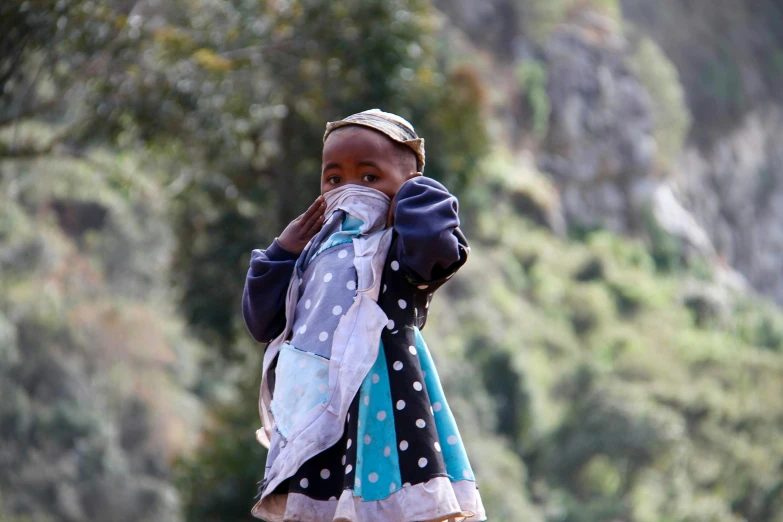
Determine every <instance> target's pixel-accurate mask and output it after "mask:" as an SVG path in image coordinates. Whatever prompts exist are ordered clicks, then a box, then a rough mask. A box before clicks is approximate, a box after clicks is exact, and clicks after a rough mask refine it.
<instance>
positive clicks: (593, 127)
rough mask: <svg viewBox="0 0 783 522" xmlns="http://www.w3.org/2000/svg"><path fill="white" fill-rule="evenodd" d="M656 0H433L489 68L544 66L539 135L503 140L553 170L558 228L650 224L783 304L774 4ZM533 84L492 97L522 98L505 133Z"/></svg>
mask: <svg viewBox="0 0 783 522" xmlns="http://www.w3.org/2000/svg"><path fill="white" fill-rule="evenodd" d="M664 3H665V4H666V5H665V6H659V5H658V4H657V3H656V4H655V6H654V8H653V6H652V5H651V4H649V2H644V1H641V0H624V1H623V2H622V5H617V6H616V9H615V10H612V9H607V7H606V4H607V3H606V2H604V3H602V4H601V5H600V6H590V5H589V4H590V3H589V2H588V3H576V2H555V3H554V4H552V6H550V8H548V10H544V9H543V8H538V7H536V6H537V3H536V2H532V1H529V2H513V1H510V0H509V1H503V0H494V1H492V2H487V3H482V5H481V6H478V5H476V4H474V3H470V2H448V3H446V2H436V5H438V7H439V8H440V9H441V10H442V11H443V12H444V13H445V14H446V15H447V16H448V17H450V20H451V21H452V25H454V26H456V27H458V28H460V30H461V31H463V32H464V34H466V35H467V36H468V38H470V39H471V41H472V42H473V44H474V45H475V46H476V47H477V48H484V49H487V48H489V49H491V50H492V51H493V52H492V53H491V54H494V55H495V56H496V57H500V58H499V59H498V60H497V61H496V64H495V66H496V67H497V70H496V71H495V74H498V73H497V71H507V72H508V71H510V72H509V74H514V73H515V72H518V71H519V70H520V69H523V70H524V69H525V68H527V67H529V64H530V63H534V64H536V65H537V66H539V67H541V68H543V69H544V71H545V75H544V77H545V93H546V98H547V101H548V106H547V107H545V108H546V109H547V110H548V119H547V120H546V122H547V126H546V128H545V131H546V132H545V133H544V134H543V136H542V137H540V139H538V140H534V141H533V142H532V144H531V141H529V140H528V141H524V140H523V141H522V142H521V145H520V142H519V141H517V142H512V143H510V146H511V147H512V148H516V149H520V148H522V149H525V150H528V151H530V152H532V153H533V156H534V157H535V163H536V164H537V165H538V168H539V169H540V170H541V171H543V172H545V173H546V174H548V175H550V176H551V178H552V181H553V182H554V184H555V186H556V188H557V189H558V192H559V195H560V211H561V212H562V214H563V215H564V217H565V219H566V220H567V222H568V224H569V225H571V226H577V227H588V228H591V227H601V228H607V229H609V230H611V231H614V232H618V233H622V234H627V235H641V236H646V237H648V238H649V233H650V230H649V229H650V227H651V226H652V227H654V228H655V229H659V230H662V231H664V232H665V233H666V234H668V235H669V236H670V237H673V238H674V239H675V240H676V241H677V242H679V244H680V247H681V253H682V255H683V256H685V257H692V256H698V257H699V258H701V259H706V260H708V262H710V263H712V264H713V265H714V266H715V267H716V268H718V269H719V271H723V272H724V273H727V274H729V275H730V276H731V277H730V279H731V280H732V281H734V286H742V284H743V283H742V280H743V278H744V279H746V280H747V281H748V282H749V283H750V284H751V285H752V286H753V287H754V288H755V289H756V290H758V291H759V292H761V293H763V294H766V295H768V296H770V297H771V298H773V299H775V300H776V301H777V302H778V303H783V278H782V277H780V269H779V267H780V266H781V264H783V219H781V218H782V217H783V216H782V215H781V214H782V213H783V160H782V159H781V157H782V156H783V153H781V152H780V138H779V136H780V135H781V130H783V118H782V117H781V115H782V114H783V109H782V108H781V107H783V105H781V100H780V99H781V96H780V95H779V94H778V93H779V92H781V90H780V88H779V87H780V86H781V85H783V36H782V35H783V31H782V30H780V29H781V28H783V9H782V8H781V5H780V2H776V1H774V0H769V1H765V2H761V3H753V4H752V5H751V4H750V3H747V5H745V4H744V3H739V4H738V3H737V2H730V1H728V0H727V1H719V2H714V3H713V2H710V3H709V4H708V3H705V2H702V3H694V2H691V3H688V4H683V3H681V2H675V1H667V2H664ZM608 4H611V2H609V3H608ZM542 13H543V14H542ZM544 14H545V15H546V16H544ZM547 24H549V27H551V29H550V30H548V31H542V30H538V31H535V30H534V28H537V27H538V28H540V27H547ZM531 93H532V91H531V85H530V82H525V81H524V78H523V81H521V82H518V83H517V85H516V90H513V89H512V90H511V91H509V90H506V91H505V92H501V93H499V94H498V96H496V99H497V100H498V101H497V104H498V105H499V106H504V105H505V106H506V107H514V106H516V105H518V104H519V98H523V99H527V100H528V102H527V103H523V104H522V105H523V109H522V111H521V113H518V114H517V118H516V119H515V120H514V121H512V122H511V123H510V125H512V126H516V127H518V128H517V129H513V130H512V131H510V132H509V133H508V134H509V135H512V136H513V135H517V134H519V133H520V132H522V133H524V132H525V131H526V130H525V129H524V127H525V126H526V125H527V124H526V122H525V119H526V118H530V117H531V113H534V112H535V111H536V110H537V107H536V105H535V104H531V103H529V99H530V97H531ZM523 102H524V100H523ZM539 110H540V104H539ZM496 112H502V111H498V110H497V108H496ZM532 117H535V114H533V115H532ZM539 118H540V116H539ZM519 128H522V129H521V131H520V129H519ZM734 270H736V271H738V272H739V273H740V274H741V276H738V275H737V274H736V273H734V274H733V275H732V273H733V271H734Z"/></svg>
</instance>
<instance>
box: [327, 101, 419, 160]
mask: <svg viewBox="0 0 783 522" xmlns="http://www.w3.org/2000/svg"><path fill="white" fill-rule="evenodd" d="M346 125H361V126H364V127H369V128H371V129H375V130H377V131H379V132H382V133H383V134H385V135H386V136H388V137H389V138H390V139H391V140H393V141H396V142H397V143H402V144H403V145H406V146H408V147H410V149H411V150H412V151H413V152H414V153H415V154H416V159H417V165H416V167H417V168H418V170H419V171H420V172H421V171H423V170H424V138H419V137H418V136H417V135H416V131H415V130H413V125H411V124H410V123H409V122H408V120H406V119H405V118H402V117H401V116H397V115H396V114H392V113H390V112H383V111H382V110H380V109H370V110H368V111H364V112H358V113H356V114H352V115H350V116H348V117H347V118H345V119H343V120H340V121H330V122H328V123H327V124H326V132H325V133H324V141H326V138H328V137H329V134H331V133H332V131H333V130H335V129H339V128H340V127H345V126H346Z"/></svg>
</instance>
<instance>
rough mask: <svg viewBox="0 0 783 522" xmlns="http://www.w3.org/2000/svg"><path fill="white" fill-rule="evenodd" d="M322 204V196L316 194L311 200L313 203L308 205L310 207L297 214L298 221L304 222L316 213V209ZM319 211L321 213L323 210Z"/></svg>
mask: <svg viewBox="0 0 783 522" xmlns="http://www.w3.org/2000/svg"><path fill="white" fill-rule="evenodd" d="M322 204H325V202H324V197H323V196H318V197H317V198H315V201H313V204H312V205H310V208H308V209H307V210H305V213H304V214H302V215H301V216H299V221H300V223H306V222H307V221H308V220H309V219H310V218H311V217H312V216H313V215H315V214H317V213H318V209H319V208H321V205H322ZM321 213H323V211H322V212H321Z"/></svg>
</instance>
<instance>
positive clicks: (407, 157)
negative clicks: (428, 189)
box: [327, 125, 421, 174]
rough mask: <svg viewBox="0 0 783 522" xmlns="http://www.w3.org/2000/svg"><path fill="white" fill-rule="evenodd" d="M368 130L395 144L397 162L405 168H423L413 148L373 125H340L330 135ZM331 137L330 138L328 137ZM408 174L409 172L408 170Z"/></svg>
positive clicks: (415, 169)
mask: <svg viewBox="0 0 783 522" xmlns="http://www.w3.org/2000/svg"><path fill="white" fill-rule="evenodd" d="M351 129H352V130H354V131H357V130H363V129H365V130H368V131H372V132H374V133H376V134H378V135H380V136H383V137H384V138H385V139H386V140H388V141H389V142H391V144H392V145H393V146H394V151H395V158H396V160H397V164H398V165H399V166H400V167H401V168H402V169H403V170H406V171H408V170H409V169H412V170H409V171H411V172H418V171H420V170H421V165H419V157H418V156H417V155H416V153H415V152H413V149H411V148H410V147H408V146H407V145H405V144H403V143H400V142H399V141H394V140H393V139H391V138H390V137H388V136H387V135H386V134H384V133H382V132H381V131H379V130H376V129H373V128H372V127H367V126H365V125H343V126H342V127H338V128H336V129H334V130H333V131H332V132H331V133H329V136H331V135H332V134H334V133H336V132H343V131H346V130H351ZM327 139H329V138H327ZM406 174H407V172H406Z"/></svg>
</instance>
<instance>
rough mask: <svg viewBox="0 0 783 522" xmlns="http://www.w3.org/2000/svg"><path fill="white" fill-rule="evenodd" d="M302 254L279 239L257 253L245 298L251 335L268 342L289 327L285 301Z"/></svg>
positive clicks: (243, 298) (254, 253)
mask: <svg viewBox="0 0 783 522" xmlns="http://www.w3.org/2000/svg"><path fill="white" fill-rule="evenodd" d="M298 257H299V255H298V254H295V253H293V252H289V251H288V250H286V249H284V248H283V247H281V246H280V243H278V242H277V239H275V240H274V242H273V243H272V244H271V245H270V247H269V248H267V249H266V250H253V252H252V253H251V254H250V269H249V270H248V272H247V279H246V280H245V291H244V294H243V295H242V315H243V316H244V318H245V325H246V326H247V329H248V331H249V332H250V335H252V336H253V339H255V340H256V341H258V342H260V343H268V342H270V341H271V340H273V339H274V338H275V337H277V336H278V335H280V333H281V332H282V331H283V328H285V299H286V294H287V293H288V283H289V282H290V281H291V274H292V273H293V271H294V266H295V265H296V260H297V258H298Z"/></svg>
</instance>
